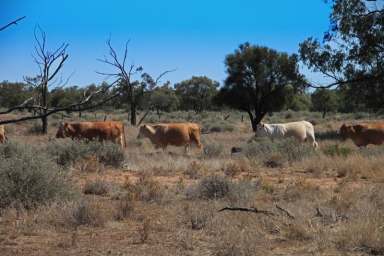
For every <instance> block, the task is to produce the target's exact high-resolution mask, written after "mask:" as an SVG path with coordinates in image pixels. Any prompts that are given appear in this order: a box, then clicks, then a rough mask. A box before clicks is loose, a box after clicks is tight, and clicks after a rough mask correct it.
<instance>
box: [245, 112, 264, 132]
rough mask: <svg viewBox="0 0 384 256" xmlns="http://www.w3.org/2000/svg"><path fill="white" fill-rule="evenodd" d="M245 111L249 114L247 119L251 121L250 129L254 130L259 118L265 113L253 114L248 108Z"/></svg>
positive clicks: (259, 120)
mask: <svg viewBox="0 0 384 256" xmlns="http://www.w3.org/2000/svg"><path fill="white" fill-rule="evenodd" d="M247 113H248V115H249V119H250V121H251V125H252V130H253V131H254V132H256V130H257V125H258V124H259V123H260V122H261V120H262V119H263V118H264V116H265V113H255V115H253V114H252V112H251V111H250V110H247Z"/></svg>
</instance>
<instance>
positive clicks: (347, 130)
mask: <svg viewBox="0 0 384 256" xmlns="http://www.w3.org/2000/svg"><path fill="white" fill-rule="evenodd" d="M355 132H356V131H355V129H354V126H352V125H346V124H343V125H342V126H341V127H340V130H339V135H340V137H341V139H342V140H346V139H348V138H349V137H350V136H351V135H352V134H354V133H355Z"/></svg>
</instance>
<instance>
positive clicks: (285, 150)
mask: <svg viewBox="0 0 384 256" xmlns="http://www.w3.org/2000/svg"><path fill="white" fill-rule="evenodd" d="M244 154H245V155H246V156H247V157H248V158H251V159H252V158H256V159H258V160H259V161H260V162H265V159H268V158H270V156H271V155H274V156H275V158H278V165H282V163H284V162H288V163H293V162H298V161H302V160H304V159H306V158H309V157H312V156H314V155H316V154H317V152H316V151H315V149H314V148H313V147H312V145H311V144H310V143H300V142H298V141H296V140H295V139H292V138H283V139H279V140H275V141H273V142H272V141H271V140H270V139H268V138H256V139H254V142H251V143H248V144H246V145H245V146H244ZM267 161H268V160H267Z"/></svg>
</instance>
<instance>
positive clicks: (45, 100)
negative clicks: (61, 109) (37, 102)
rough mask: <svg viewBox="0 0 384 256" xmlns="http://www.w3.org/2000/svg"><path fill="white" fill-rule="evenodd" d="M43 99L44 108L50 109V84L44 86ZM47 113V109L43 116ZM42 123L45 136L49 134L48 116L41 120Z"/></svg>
mask: <svg viewBox="0 0 384 256" xmlns="http://www.w3.org/2000/svg"><path fill="white" fill-rule="evenodd" d="M42 94H43V95H42V99H43V102H42V103H43V104H42V105H43V107H44V108H47V107H48V84H47V82H46V83H45V84H44V85H43V87H42ZM46 113H47V109H44V110H43V114H46ZM41 123H42V129H41V132H42V133H43V134H47V133H48V117H47V116H44V117H42V118H41Z"/></svg>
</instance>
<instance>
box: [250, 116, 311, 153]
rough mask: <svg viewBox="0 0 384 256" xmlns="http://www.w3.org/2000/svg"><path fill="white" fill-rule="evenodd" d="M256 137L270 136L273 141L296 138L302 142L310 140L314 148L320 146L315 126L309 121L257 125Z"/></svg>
mask: <svg viewBox="0 0 384 256" xmlns="http://www.w3.org/2000/svg"><path fill="white" fill-rule="evenodd" d="M256 136H268V137H271V138H272V139H274V138H282V137H294V138H296V139H297V140H299V141H300V142H305V141H307V139H309V141H310V142H312V145H313V147H315V148H317V147H318V144H317V142H316V140H315V130H314V128H313V125H312V124H311V123H310V122H307V121H298V122H291V123H284V124H265V123H260V124H258V125H257V129H256Z"/></svg>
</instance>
